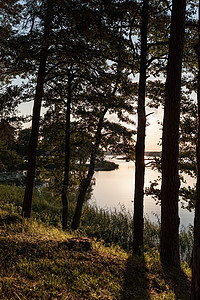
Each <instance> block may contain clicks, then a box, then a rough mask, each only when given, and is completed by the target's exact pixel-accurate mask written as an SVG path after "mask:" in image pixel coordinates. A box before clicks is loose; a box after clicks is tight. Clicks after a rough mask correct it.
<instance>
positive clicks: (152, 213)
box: [91, 156, 194, 227]
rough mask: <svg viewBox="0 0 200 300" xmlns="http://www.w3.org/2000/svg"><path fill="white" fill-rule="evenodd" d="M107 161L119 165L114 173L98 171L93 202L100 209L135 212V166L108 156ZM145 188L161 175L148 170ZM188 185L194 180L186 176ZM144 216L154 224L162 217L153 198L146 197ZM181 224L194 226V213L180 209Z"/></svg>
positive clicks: (130, 162)
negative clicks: (122, 207)
mask: <svg viewBox="0 0 200 300" xmlns="http://www.w3.org/2000/svg"><path fill="white" fill-rule="evenodd" d="M106 160H111V161H113V162H115V163H117V164H118V165H119V168H118V169H116V170H113V171H96V172H95V185H94V187H93V195H92V198H91V201H92V202H93V203H95V204H97V206H98V207H101V208H108V209H112V210H113V209H117V210H119V209H120V205H124V206H125V207H126V209H127V210H129V211H131V212H133V199H134V181H135V179H134V178H135V164H134V162H132V161H129V162H126V161H125V160H124V159H117V158H112V157H111V156H107V157H106ZM145 172H146V174H145V187H148V186H149V185H150V181H154V179H156V178H158V176H159V173H158V172H156V171H154V170H152V169H151V168H146V170H145ZM186 180H187V184H188V185H191V186H192V185H193V184H194V179H192V178H190V177H189V176H186ZM144 214H145V216H146V217H149V219H150V220H151V221H152V222H157V218H158V217H160V205H156V201H155V200H154V199H152V197H151V196H146V195H145V196H144ZM179 216H180V224H181V225H184V226H185V227H187V226H188V225H189V224H192V225H193V220H194V212H189V211H188V210H186V209H183V208H181V207H180V208H179Z"/></svg>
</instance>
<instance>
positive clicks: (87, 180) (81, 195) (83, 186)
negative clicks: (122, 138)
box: [71, 109, 107, 230]
mask: <svg viewBox="0 0 200 300" xmlns="http://www.w3.org/2000/svg"><path fill="white" fill-rule="evenodd" d="M106 112H107V109H105V110H104V111H103V113H102V116H101V117H100V119H99V123H98V127H97V131H96V134H95V144H94V148H93V151H92V153H91V156H90V164H89V169H88V173H87V177H86V178H85V179H84V180H83V181H82V183H81V186H80V190H79V195H78V199H77V204H76V209H75V213H74V217H73V220H72V226H71V227H72V229H73V230H76V229H77V228H78V227H79V224H80V219H81V213H82V207H83V203H84V200H85V196H86V193H87V190H88V188H89V186H90V183H91V180H92V177H93V175H94V168H95V162H96V156H97V151H98V148H99V144H100V141H101V131H102V127H103V120H104V116H105V114H106Z"/></svg>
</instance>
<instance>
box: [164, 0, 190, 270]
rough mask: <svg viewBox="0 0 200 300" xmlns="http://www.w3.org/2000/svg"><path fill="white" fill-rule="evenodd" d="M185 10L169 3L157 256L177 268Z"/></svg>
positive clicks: (177, 0)
mask: <svg viewBox="0 0 200 300" xmlns="http://www.w3.org/2000/svg"><path fill="white" fill-rule="evenodd" d="M185 7H186V1H185V0H173V1H172V17H171V29H170V42H169V57H168V66H167V79H166V87H165V107H164V122H163V137H162V187H161V238H160V255H161V261H162V263H165V264H169V265H173V266H177V267H179V265H180V256H179V215H178V192H179V186H180V182H179V176H178V155H179V147H178V143H179V122H180V92H181V68H182V53H183V45H184V28H185V26H184V25H185Z"/></svg>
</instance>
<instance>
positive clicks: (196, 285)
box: [190, 1, 200, 300]
mask: <svg viewBox="0 0 200 300" xmlns="http://www.w3.org/2000/svg"><path fill="white" fill-rule="evenodd" d="M196 53H197V56H198V67H199V70H198V82H197V146H196V157H197V184H196V194H197V196H196V206H195V219H194V245H193V255H192V284H191V298H190V299H191V300H196V299H200V123H199V121H200V1H199V42H198V44H197V45H196Z"/></svg>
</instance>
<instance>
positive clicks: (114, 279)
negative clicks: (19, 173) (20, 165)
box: [0, 209, 191, 300]
mask: <svg viewBox="0 0 200 300" xmlns="http://www.w3.org/2000/svg"><path fill="white" fill-rule="evenodd" d="M190 277H191V271H190V269H189V267H188V266H187V265H186V264H183V265H182V270H177V269H172V268H163V267H162V265H161V263H160V260H159V254H158V251H157V250H155V249H150V250H147V251H144V253H143V255H142V256H140V257H139V256H136V255H128V254H127V253H126V252H124V251H123V250H121V249H120V248H119V247H116V246H111V247H105V246H104V243H103V241H101V242H98V241H97V240H95V239H88V238H87V237H85V238H84V237H80V236H78V235H77V236H74V235H72V234H70V233H66V232H63V231H62V230H60V229H56V228H55V227H50V226H45V225H43V224H42V223H37V222H36V221H33V220H29V221H26V220H22V218H21V217H20V215H18V214H16V213H15V214H10V213H8V211H6V210H3V209H0V299H45V300H46V299H77V300H81V299H89V300H92V299H127V300H131V299H142V300H144V299H189V291H190Z"/></svg>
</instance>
